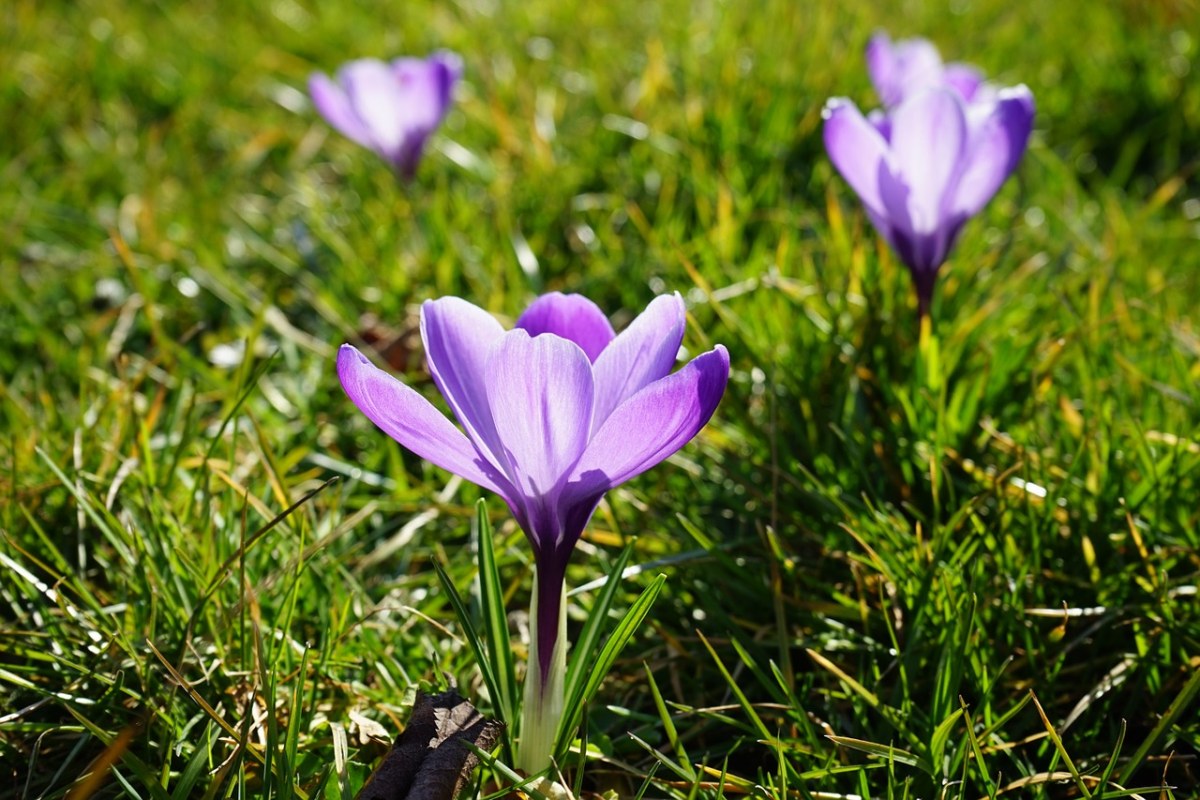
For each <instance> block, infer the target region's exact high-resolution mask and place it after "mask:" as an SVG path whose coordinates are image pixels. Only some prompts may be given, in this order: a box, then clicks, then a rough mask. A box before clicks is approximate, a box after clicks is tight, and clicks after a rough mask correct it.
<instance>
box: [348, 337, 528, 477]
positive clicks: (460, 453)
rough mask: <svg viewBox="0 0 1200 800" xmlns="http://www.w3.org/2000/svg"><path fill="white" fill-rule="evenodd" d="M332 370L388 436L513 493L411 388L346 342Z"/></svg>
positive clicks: (456, 470)
mask: <svg viewBox="0 0 1200 800" xmlns="http://www.w3.org/2000/svg"><path fill="white" fill-rule="evenodd" d="M337 371H338V378H340V379H341V382H342V388H344V389H345V390H346V394H347V395H349V396H350V399H351V400H352V401H354V405H356V406H358V408H359V410H361V411H362V412H363V414H365V415H366V416H367V418H368V419H370V420H371V421H372V422H374V423H375V424H376V425H377V426H379V428H380V430H382V431H383V432H384V433H386V434H387V435H388V436H390V437H392V438H393V439H395V440H396V441H397V442H399V443H400V444H402V445H404V446H405V447H406V448H408V449H409V450H411V451H413V452H414V453H416V454H417V455H419V456H420V457H421V458H423V459H425V460H426V461H429V462H431V463H433V464H436V465H437V466H439V467H441V468H442V469H444V470H448V471H449V472H453V473H454V474H456V475H461V476H462V477H464V478H466V479H467V480H469V481H471V483H475V484H478V485H479V486H482V487H483V488H485V489H490V490H491V491H493V492H495V493H496V494H498V495H500V496H501V497H504V498H505V499H508V498H510V497H512V496H513V494H514V492H513V490H512V486H511V485H509V483H508V481H506V480H505V479H504V478H503V477H502V476H500V475H498V474H497V473H496V471H495V470H494V469H493V468H492V467H491V465H490V464H488V463H487V461H485V460H484V459H483V458H482V457H481V456H480V455H479V453H478V452H477V451H476V450H475V448H474V447H472V446H471V443H470V442H469V441H468V440H467V437H466V436H464V435H463V433H462V431H460V430H459V429H458V428H456V427H454V423H452V422H450V420H448V419H447V418H446V417H445V416H444V415H443V414H442V413H441V412H440V411H438V410H437V409H436V408H434V406H433V404H432V403H430V402H429V401H428V400H426V399H425V398H424V397H422V396H421V395H420V394H419V393H417V392H416V391H415V390H414V389H412V388H411V387H409V386H406V385H404V384H403V383H401V382H400V381H398V380H397V379H396V378H393V377H392V376H391V375H389V374H387V373H386V372H384V371H383V370H381V369H379V368H378V367H376V366H375V365H373V364H372V363H371V362H370V361H369V360H368V359H367V357H366V356H364V355H363V354H362V353H360V352H359V351H358V350H356V349H355V348H354V347H352V346H351V345H348V344H344V345H342V347H341V349H340V350H339V351H338V357H337Z"/></svg>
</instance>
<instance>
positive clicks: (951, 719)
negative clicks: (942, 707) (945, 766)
mask: <svg viewBox="0 0 1200 800" xmlns="http://www.w3.org/2000/svg"><path fill="white" fill-rule="evenodd" d="M962 715H963V710H962V709H961V708H960V709H958V710H957V711H955V712H954V713H953V714H951V715H950V716H948V717H946V718H945V719H944V720H942V722H941V724H939V725H938V726H937V727H936V728H934V730H933V736H932V737H930V739H929V762H930V764H932V765H933V768H934V769H941V763H942V753H943V752H944V751H945V750H946V742H947V741H948V740H949V739H950V732H951V731H952V730H954V724H955V723H956V722H958V718H959V717H961V716H962ZM943 777H947V776H943Z"/></svg>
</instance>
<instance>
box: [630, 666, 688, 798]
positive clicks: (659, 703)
mask: <svg viewBox="0 0 1200 800" xmlns="http://www.w3.org/2000/svg"><path fill="white" fill-rule="evenodd" d="M642 667H643V668H644V669H645V670H646V682H647V683H648V684H649V686H650V694H651V696H653V697H654V707H655V708H657V709H658V718H659V719H660V720H662V724H663V730H665V731H666V732H667V742H668V743H669V744H670V745H671V749H672V750H674V751H675V756H676V757H677V758H678V759H679V764H680V766H681V767H683V769H684V770H685V771H686V772H687V773H688V774H687V776H686V777H687V780H689V781H690V780H695V778H696V776H695V772H694V771H693V770H692V768H691V759H690V758H688V754H687V750H685V749H684V747H683V743H682V742H680V741H679V731H677V730H675V722H674V721H673V720H672V719H671V712H670V711H668V710H667V704H666V703H664V702H663V697H662V692H660V691H659V690H658V682H657V681H655V680H654V673H653V672H651V671H650V666H649V665H648V664H646V663H645V662H642ZM631 735H632V734H631Z"/></svg>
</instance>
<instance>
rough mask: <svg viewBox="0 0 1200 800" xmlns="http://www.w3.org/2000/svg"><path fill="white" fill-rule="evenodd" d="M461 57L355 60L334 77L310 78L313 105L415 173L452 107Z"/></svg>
mask: <svg viewBox="0 0 1200 800" xmlns="http://www.w3.org/2000/svg"><path fill="white" fill-rule="evenodd" d="M461 76H462V61H461V60H460V59H459V57H458V56H456V55H455V54H454V53H448V52H439V53H434V54H433V55H432V56H430V57H429V58H427V59H419V58H398V59H396V60H395V61H392V62H391V63H390V64H389V63H387V62H384V61H378V60H376V59H373V58H364V59H360V60H358V61H351V62H349V63H348V64H345V65H344V66H342V68H341V69H339V70H338V72H337V75H336V76H335V79H334V80H330V79H329V77H327V76H326V75H324V74H323V73H319V72H318V73H314V74H313V75H312V77H311V78H309V82H308V88H309V93H310V94H311V95H312V100H313V105H315V106H316V108H317V111H319V112H320V113H321V116H323V117H325V119H326V121H327V122H329V124H330V125H332V126H333V127H334V128H336V129H337V130H338V131H340V132H341V133H342V134H343V135H345V136H346V137H347V138H349V139H352V140H353V141H355V142H358V143H359V144H361V145H362V146H364V147H369V148H371V149H372V150H374V151H375V152H376V153H378V154H379V155H380V157H381V158H383V159H384V160H385V161H387V162H388V163H389V164H391V165H392V168H393V169H395V171H396V173H397V174H398V175H400V176H401V177H403V178H411V177H412V176H413V174H414V173H415V172H416V170H417V164H418V162H420V160H421V153H422V151H423V150H424V147H425V140H426V139H428V138H429V135H430V134H431V133H433V131H434V129H435V128H437V126H438V125H439V124H441V122H442V118H443V117H445V116H446V111H447V110H448V109H449V108H450V101H451V99H452V95H453V91H454V84H455V83H456V82H457V81H458V79H459V78H460V77H461Z"/></svg>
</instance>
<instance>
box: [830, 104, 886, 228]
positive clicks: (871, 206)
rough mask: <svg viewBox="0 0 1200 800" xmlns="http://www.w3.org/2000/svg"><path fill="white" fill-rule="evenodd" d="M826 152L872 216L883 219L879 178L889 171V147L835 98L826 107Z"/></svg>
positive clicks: (856, 113) (854, 110) (855, 111)
mask: <svg viewBox="0 0 1200 800" xmlns="http://www.w3.org/2000/svg"><path fill="white" fill-rule="evenodd" d="M824 116H825V129H824V137H825V150H826V151H827V152H828V153H829V160H830V161H832V162H833V165H834V166H835V167H837V171H838V172H840V173H841V174H842V177H843V178H845V179H846V183H848V184H850V188H851V189H853V190H854V191H855V193H857V194H858V196H859V199H861V200H862V202H863V205H865V206H866V207H867V209H868V211H870V212H871V213H873V214H876V215H878V216H884V215H885V208H884V204H883V198H882V196H881V195H880V186H879V175H880V172H881V171H889V168H888V165H887V164H888V159H889V156H888V145H887V141H885V140H884V138H883V136H882V135H881V134H880V133H879V131H878V130H877V129H876V127H875V126H874V125H872V124H871V123H870V122H868V121H867V120H866V119H864V118H863V115H862V114H861V113H860V112H859V110H858V107H857V106H855V105H854V103H852V102H850V101H849V100H846V99H845V98H841V97H835V98H833V99H831V100H829V101H828V102H827V103H826V104H825V110H824Z"/></svg>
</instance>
